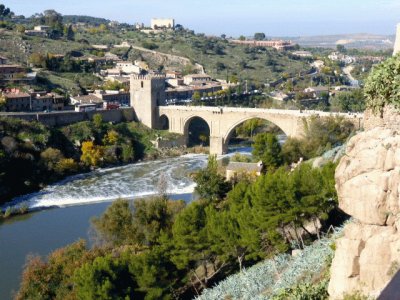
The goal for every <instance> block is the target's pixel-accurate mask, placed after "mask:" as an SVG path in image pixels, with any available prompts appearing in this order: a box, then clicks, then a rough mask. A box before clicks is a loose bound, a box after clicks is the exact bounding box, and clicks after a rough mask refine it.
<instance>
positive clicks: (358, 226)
mask: <svg viewBox="0 0 400 300" xmlns="http://www.w3.org/2000/svg"><path fill="white" fill-rule="evenodd" d="M399 121H400V114H399V113H398V112H396V111H395V110H394V109H393V108H386V109H385V110H384V112H383V114H382V116H379V115H378V116H376V115H374V114H373V113H372V112H370V111H369V112H366V114H365V119H364V128H365V129H366V131H364V132H361V133H359V134H357V135H356V136H354V137H353V138H352V139H350V141H349V143H348V145H347V149H346V154H345V155H344V156H343V158H342V159H341V161H340V163H339V165H338V167H337V169H336V174H335V179H336V189H337V192H338V197H339V207H340V208H341V209H342V210H343V211H344V212H346V213H347V214H349V215H351V216H352V217H353V218H354V219H355V221H354V222H353V223H352V224H350V225H347V226H346V228H345V233H344V236H343V237H342V238H340V239H339V240H338V241H337V242H336V249H337V250H336V252H335V257H334V259H333V262H332V267H331V281H330V284H329V294H330V296H331V298H332V299H342V298H343V295H344V294H352V293H356V292H361V293H362V294H364V295H366V296H370V297H373V298H376V297H378V296H379V295H380V294H381V292H382V290H384V289H385V287H386V286H387V285H388V284H389V283H390V282H391V281H392V284H393V279H392V278H393V276H394V275H395V274H396V273H397V272H398V271H399V269H400V234H399V231H398V229H399V228H400V135H399V134H398V133H399V129H400V122H399ZM397 280H398V282H395V283H394V284H395V285H396V284H397V286H400V280H399V279H397ZM379 299H400V290H399V289H398V288H397V289H394V290H392V291H391V292H390V293H389V295H386V296H385V297H380V298H379Z"/></svg>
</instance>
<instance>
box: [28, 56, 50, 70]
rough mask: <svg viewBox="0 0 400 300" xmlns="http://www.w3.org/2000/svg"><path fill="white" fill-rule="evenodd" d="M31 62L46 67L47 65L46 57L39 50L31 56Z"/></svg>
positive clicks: (36, 65) (35, 65)
mask: <svg viewBox="0 0 400 300" xmlns="http://www.w3.org/2000/svg"><path fill="white" fill-rule="evenodd" d="M29 63H31V64H32V65H33V66H34V67H40V68H45V67H46V57H45V56H44V55H43V54H41V53H38V52H34V53H32V54H31V55H30V56H29Z"/></svg>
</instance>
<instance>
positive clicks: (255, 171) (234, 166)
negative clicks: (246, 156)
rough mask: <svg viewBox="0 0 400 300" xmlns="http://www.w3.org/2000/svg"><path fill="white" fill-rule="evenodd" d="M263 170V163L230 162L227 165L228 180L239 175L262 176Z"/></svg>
mask: <svg viewBox="0 0 400 300" xmlns="http://www.w3.org/2000/svg"><path fill="white" fill-rule="evenodd" d="M262 170H263V163H262V161H259V162H257V163H244V162H229V164H228V166H227V167H226V175H225V177H226V180H228V181H229V180H232V179H235V178H236V177H237V176H238V175H240V174H244V175H250V176H260V175H261V172H262Z"/></svg>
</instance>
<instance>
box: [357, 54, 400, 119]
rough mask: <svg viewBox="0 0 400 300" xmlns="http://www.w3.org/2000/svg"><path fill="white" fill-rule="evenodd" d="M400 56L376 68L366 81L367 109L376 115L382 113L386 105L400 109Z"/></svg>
mask: <svg viewBox="0 0 400 300" xmlns="http://www.w3.org/2000/svg"><path fill="white" fill-rule="evenodd" d="M399 61H400V54H397V55H396V56H394V57H391V58H389V59H387V60H386V61H384V62H383V63H381V64H380V65H377V66H375V67H374V69H373V70H372V72H371V73H370V75H369V76H368V78H367V80H366V81H365V86H364V93H365V97H366V102H367V107H368V108H370V109H372V110H373V111H374V113H382V112H383V108H384V107H385V105H388V104H390V105H393V106H394V107H396V108H399V107H400V101H399V96H398V92H399V90H400V81H399V80H398V78H399V76H400V64H399Z"/></svg>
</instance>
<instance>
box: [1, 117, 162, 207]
mask: <svg viewBox="0 0 400 300" xmlns="http://www.w3.org/2000/svg"><path fill="white" fill-rule="evenodd" d="M156 135H157V132H155V131H151V130H149V129H146V128H144V127H143V126H141V125H139V124H138V123H134V122H132V123H120V124H116V125H112V124H109V123H104V122H102V118H101V116H100V115H95V116H94V118H93V120H92V121H86V122H80V123H76V124H72V125H68V126H65V127H62V128H49V127H46V126H44V125H42V124H40V123H37V122H27V121H23V120H19V119H14V118H0V142H1V143H0V169H1V173H0V199H1V201H0V204H4V203H5V202H7V201H9V200H10V199H11V198H12V197H15V196H17V195H21V194H26V193H29V192H32V191H35V190H37V189H39V188H41V187H43V186H44V185H46V184H48V183H51V182H54V181H56V180H59V179H61V178H63V177H65V176H68V175H70V174H74V173H79V172H85V171H88V170H90V168H91V167H99V166H107V165H115V164H120V163H129V162H134V161H136V160H138V159H142V158H144V157H145V156H148V155H150V156H153V155H154V151H155V150H154V149H153V146H152V144H151V142H150V141H151V140H153V139H155V137H156Z"/></svg>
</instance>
